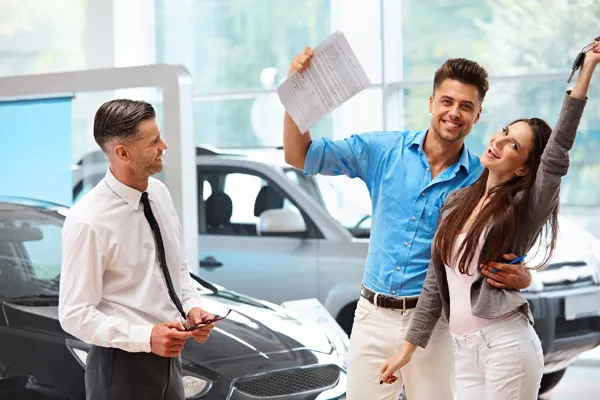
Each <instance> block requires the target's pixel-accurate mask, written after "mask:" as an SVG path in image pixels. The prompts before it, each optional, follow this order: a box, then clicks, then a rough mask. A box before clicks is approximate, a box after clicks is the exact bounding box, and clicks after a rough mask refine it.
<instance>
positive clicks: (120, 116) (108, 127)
mask: <svg viewBox="0 0 600 400" xmlns="http://www.w3.org/2000/svg"><path fill="white" fill-rule="evenodd" d="M153 118H156V112H155V111H154V107H152V105H151V104H150V103H146V102H145V101H137V100H128V99H117V100H111V101H107V102H106V103H104V104H102V105H101V106H100V108H99V109H98V111H96V116H95V117H94V139H95V140H96V143H98V146H100V148H101V149H102V150H103V151H106V144H107V143H108V142H109V141H110V140H112V139H115V138H118V139H124V140H132V139H135V138H136V136H137V134H138V125H139V123H140V122H142V121H145V120H148V119H153Z"/></svg>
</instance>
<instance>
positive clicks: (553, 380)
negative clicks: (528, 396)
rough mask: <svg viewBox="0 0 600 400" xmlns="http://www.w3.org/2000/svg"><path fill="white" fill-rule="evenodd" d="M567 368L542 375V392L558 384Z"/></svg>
mask: <svg viewBox="0 0 600 400" xmlns="http://www.w3.org/2000/svg"><path fill="white" fill-rule="evenodd" d="M566 370H567V369H566V368H565V369H561V370H560V371H556V372H552V373H549V374H544V376H542V383H541V384H540V394H542V393H546V392H549V391H550V390H552V389H553V388H554V387H555V386H556V385H558V382H560V380H561V379H562V377H563V375H564V374H565V371H566Z"/></svg>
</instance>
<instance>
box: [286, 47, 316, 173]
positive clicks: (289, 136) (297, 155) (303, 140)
mask: <svg viewBox="0 0 600 400" xmlns="http://www.w3.org/2000/svg"><path fill="white" fill-rule="evenodd" d="M312 56H313V51H312V49H311V48H310V47H306V48H305V49H304V52H303V53H300V54H298V55H297V56H296V57H294V59H293V60H292V64H291V65H290V70H289V72H288V76H290V75H291V74H293V73H294V72H298V73H302V72H303V71H304V70H306V68H308V67H309V66H310V59H311V57H312ZM311 141H312V139H311V137H310V132H304V134H303V132H300V129H299V128H298V125H296V123H295V122H294V120H293V119H292V117H290V115H289V114H288V113H287V112H286V113H285V115H284V117H283V154H284V156H285V162H286V163H288V164H290V165H291V166H292V167H295V168H298V169H304V160H305V159H306V153H307V152H308V147H309V146H310V143H311Z"/></svg>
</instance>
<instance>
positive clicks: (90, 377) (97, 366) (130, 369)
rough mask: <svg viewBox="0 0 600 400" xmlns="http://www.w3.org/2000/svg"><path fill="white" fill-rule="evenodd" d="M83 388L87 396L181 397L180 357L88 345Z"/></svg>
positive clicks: (118, 399)
mask: <svg viewBox="0 0 600 400" xmlns="http://www.w3.org/2000/svg"><path fill="white" fill-rule="evenodd" d="M85 391H86V399H87V400H138V399H139V400H142V399H143V400H184V399H185V395H184V391H183V381H182V369H181V359H180V358H179V357H178V358H165V357H160V356H157V355H156V354H153V353H128V352H126V351H123V350H120V349H114V348H106V347H99V346H92V349H91V350H90V352H89V353H88V356H87V361H86V368H85Z"/></svg>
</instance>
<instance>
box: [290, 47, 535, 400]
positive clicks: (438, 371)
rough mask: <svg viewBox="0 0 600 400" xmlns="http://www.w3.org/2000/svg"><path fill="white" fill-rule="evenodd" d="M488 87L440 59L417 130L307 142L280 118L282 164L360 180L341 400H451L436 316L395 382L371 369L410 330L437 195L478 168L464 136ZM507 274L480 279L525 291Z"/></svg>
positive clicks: (299, 66)
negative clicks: (367, 217)
mask: <svg viewBox="0 0 600 400" xmlns="http://www.w3.org/2000/svg"><path fill="white" fill-rule="evenodd" d="M312 56H313V52H312V50H311V49H310V48H308V47H307V48H306V49H305V51H304V53H302V54H299V55H297V56H296V57H295V58H294V60H293V61H292V65H291V68H290V74H291V73H294V72H296V71H297V72H299V73H302V72H303V71H304V70H305V69H306V68H308V67H309V66H310V59H311V57H312ZM488 87H489V83H488V75H487V72H486V71H485V69H483V68H482V67H481V66H480V65H478V64H477V63H475V62H473V61H470V60H465V59H450V60H448V61H446V62H445V63H444V64H443V65H442V66H441V67H440V68H439V69H438V70H437V71H436V73H435V76H434V85H433V93H432V95H431V96H430V99H429V112H430V113H431V123H430V126H429V128H428V129H427V130H425V131H420V132H411V131H402V132H370V133H364V134H361V135H352V136H350V137H349V138H346V139H344V140H339V141H332V140H330V139H327V138H322V139H318V140H312V139H311V137H310V134H309V133H308V132H305V133H302V132H300V130H299V129H298V127H297V125H296V124H295V123H294V121H293V120H292V119H291V117H290V116H289V115H288V114H287V113H286V114H285V120H284V136H283V147H284V153H285V160H286V162H287V163H288V164H290V165H292V166H294V167H296V168H298V169H303V170H304V172H305V173H306V174H318V173H319V174H324V175H346V176H348V177H350V178H360V179H361V180H362V181H364V182H365V184H366V185H367V187H368V189H369V192H370V194H371V199H372V202H373V207H372V224H371V240H370V245H369V254H368V256H367V261H366V267H365V272H364V277H363V286H362V287H361V288H360V291H361V297H360V300H359V302H358V305H357V310H356V314H355V318H354V325H353V328H352V335H351V338H350V349H349V352H348V360H347V361H348V390H347V397H348V399H350V400H364V399H369V400H380V399H381V400H384V399H386V400H387V399H389V400H395V399H397V398H398V396H399V394H400V391H401V390H402V386H403V385H404V387H405V388H406V392H407V396H408V398H409V399H418V400H429V399H431V400H433V399H435V400H446V399H448V400H451V399H453V398H454V378H455V377H454V360H453V350H452V340H451V336H450V332H449V330H448V326H447V321H445V320H442V321H440V322H439V323H438V326H437V327H436V330H435V331H434V333H433V335H432V337H431V340H430V341H429V345H428V346H427V348H426V349H421V348H419V349H418V350H417V351H416V352H415V354H414V356H413V357H412V360H411V363H410V364H408V365H407V366H405V367H403V368H402V370H401V371H400V374H398V375H399V376H400V378H399V380H400V381H401V382H398V383H397V384H395V385H380V384H379V382H378V379H379V378H378V376H379V375H378V371H379V366H380V365H381V364H382V363H383V362H384V361H385V360H386V359H387V358H388V357H390V356H392V355H393V354H395V353H396V352H397V351H398V349H399V346H400V344H401V343H402V341H403V339H404V335H405V333H406V331H407V330H408V327H409V326H410V320H411V318H412V312H413V309H414V307H415V306H416V303H417V300H418V296H419V294H420V293H421V289H422V287H423V283H424V280H425V275H426V271H427V267H428V265H429V261H430V258H431V243H432V240H433V236H434V234H435V230H436V227H437V222H438V217H439V213H440V209H441V207H442V204H443V203H444V200H445V199H446V196H447V195H448V194H449V193H450V192H452V191H453V190H455V189H458V188H460V187H464V186H468V185H470V184H472V183H473V182H474V181H475V180H477V178H479V176H480V174H481V172H482V170H483V167H482V166H481V164H480V162H479V157H477V156H474V155H473V154H471V153H470V152H469V151H468V150H467V148H466V146H465V145H464V139H465V137H466V136H467V135H468V134H469V133H470V132H471V129H472V127H473V125H474V124H476V123H477V122H478V120H479V117H480V115H481V112H482V104H483V100H484V98H485V95H486V93H487V90H488ZM503 267H506V265H503ZM507 268H508V269H509V272H507V273H506V274H503V275H502V276H498V277H496V276H493V275H489V274H488V275H487V276H488V282H489V283H490V284H492V285H494V286H497V287H504V288H511V289H524V288H526V287H527V286H529V283H530V279H531V278H530V275H529V273H528V272H527V271H526V269H525V268H524V267H523V266H522V265H517V266H512V269H511V267H507ZM484 273H486V274H487V272H484ZM357 290H358V288H357Z"/></svg>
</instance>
